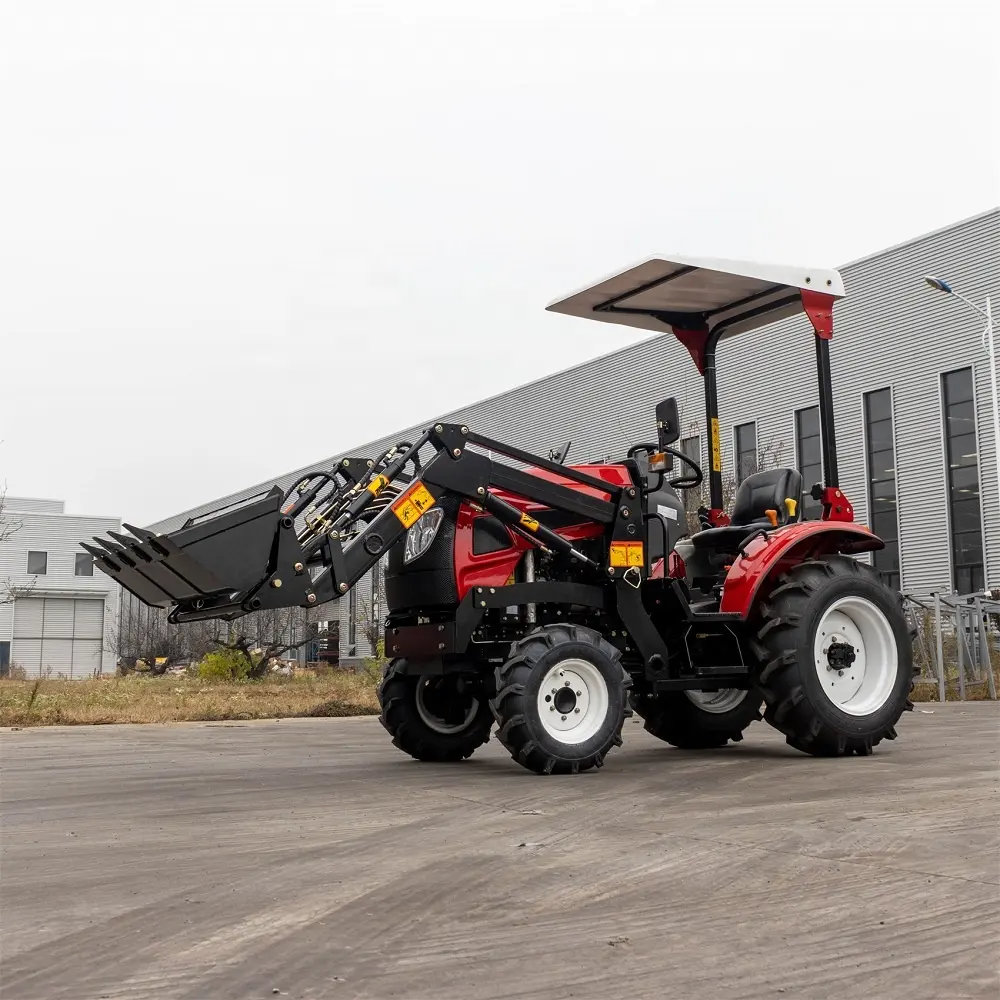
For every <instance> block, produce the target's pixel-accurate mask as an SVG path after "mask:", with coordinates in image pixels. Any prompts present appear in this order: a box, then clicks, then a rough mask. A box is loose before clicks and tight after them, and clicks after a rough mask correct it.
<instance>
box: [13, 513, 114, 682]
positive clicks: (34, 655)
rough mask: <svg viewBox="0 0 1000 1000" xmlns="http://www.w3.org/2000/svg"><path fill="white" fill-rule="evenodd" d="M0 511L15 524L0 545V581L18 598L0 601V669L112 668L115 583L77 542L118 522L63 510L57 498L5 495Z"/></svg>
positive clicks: (84, 671)
mask: <svg viewBox="0 0 1000 1000" xmlns="http://www.w3.org/2000/svg"><path fill="white" fill-rule="evenodd" d="M3 514H4V520H5V521H6V522H7V523H8V524H16V525H18V527H17V530H16V531H14V532H13V534H12V535H11V536H10V537H9V538H8V539H7V541H6V542H4V543H3V544H2V545H0V580H2V581H4V582H5V583H6V582H9V583H10V586H11V588H13V589H14V591H15V593H22V595H23V596H19V597H17V598H16V599H15V600H14V601H13V603H8V604H0V673H6V672H7V670H8V668H9V667H10V666H18V667H22V668H23V669H24V670H25V672H26V673H27V674H28V676H29V677H38V676H44V675H46V674H51V676H52V677H70V678H86V677H91V676H93V675H94V674H95V673H114V672H115V655H114V653H113V652H112V649H111V646H112V643H111V636H112V632H113V629H114V626H115V621H116V618H117V614H118V601H119V590H120V588H119V587H117V586H116V585H115V584H114V582H113V581H112V580H111V579H109V578H108V577H107V576H105V575H104V574H103V573H100V572H95V570H94V561H93V559H92V558H91V557H90V556H89V555H88V554H87V553H86V552H84V550H83V549H82V548H81V547H80V542H81V541H83V540H85V539H88V538H90V537H91V536H92V535H96V534H106V533H107V532H108V531H109V530H110V531H121V530H122V522H121V519H120V518H117V517H83V516H79V515H74V514H67V513H66V512H65V505H64V504H63V501H62V500H38V499H28V498H21V497H6V498H5V499H4V504H3ZM25 592H26V593H25Z"/></svg>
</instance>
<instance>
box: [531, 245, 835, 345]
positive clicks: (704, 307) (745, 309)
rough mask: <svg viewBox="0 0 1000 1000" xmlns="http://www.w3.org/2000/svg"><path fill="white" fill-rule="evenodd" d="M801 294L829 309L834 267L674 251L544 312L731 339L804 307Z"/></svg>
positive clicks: (565, 299) (596, 285) (563, 300)
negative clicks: (823, 300)
mask: <svg viewBox="0 0 1000 1000" xmlns="http://www.w3.org/2000/svg"><path fill="white" fill-rule="evenodd" d="M803 291H811V292H818V293H820V294H822V295H827V296H831V299H830V300H828V301H829V302H830V305H831V306H832V304H833V299H836V298H843V297H844V295H845V292H844V282H843V279H842V278H841V276H840V274H839V272H837V271H833V270H829V269H826V268H807V267H795V266H790V265H784V264H759V263H754V262H749V261H739V260H722V259H718V258H713V257H681V256H678V255H673V256H670V257H650V258H648V259H647V260H644V261H643V262H642V263H640V264H636V265H634V266H633V267H630V268H628V269H627V270H625V271H620V272H619V273H618V274H615V275H612V276H611V277H608V278H604V279H603V280H601V281H599V282H597V283H596V284H594V285H590V286H589V287H587V288H584V289H581V290H580V291H578V292H574V293H573V294H572V295H569V296H567V297H566V298H563V299H558V300H556V301H555V302H552V303H550V304H549V305H548V306H546V309H547V310H548V311H549V312H557V313H564V314H565V315H567V316H581V317H583V318H585V319H596V320H600V321H601V322H603V323H619V324H621V325H623V326H633V327H638V328H639V329H642V330H651V331H653V332H655V333H662V332H663V330H664V324H666V325H668V326H671V327H673V328H675V330H692V331H693V330H706V328H707V331H712V330H716V329H719V328H721V335H722V336H731V335H733V334H737V333H746V332H747V331H748V330H754V329H756V328H757V327H760V326H765V325H766V324H768V323H773V322H775V321H776V320H779V319H783V318H784V317H786V316H790V315H793V314H795V313H799V312H802V311H803V303H802V292H803Z"/></svg>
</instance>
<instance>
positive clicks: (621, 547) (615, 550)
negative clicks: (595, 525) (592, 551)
mask: <svg viewBox="0 0 1000 1000" xmlns="http://www.w3.org/2000/svg"><path fill="white" fill-rule="evenodd" d="M610 562H611V565H612V566H614V567H615V568H616V569H617V568H623V567H626V566H640V567H641V566H642V565H643V563H644V562H645V560H644V559H643V553H642V542H612V543H611V555H610Z"/></svg>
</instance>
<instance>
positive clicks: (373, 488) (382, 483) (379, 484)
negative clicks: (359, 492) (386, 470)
mask: <svg viewBox="0 0 1000 1000" xmlns="http://www.w3.org/2000/svg"><path fill="white" fill-rule="evenodd" d="M388 485H389V477H388V476H376V477H375V478H374V479H373V480H372V481H371V482H370V483H369V484H368V492H369V493H371V495H372V496H376V497H377V496H378V495H379V494H380V493H381V492H382V490H384V489H385V488H386V487H387V486H388Z"/></svg>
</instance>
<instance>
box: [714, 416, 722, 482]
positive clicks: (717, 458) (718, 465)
mask: <svg viewBox="0 0 1000 1000" xmlns="http://www.w3.org/2000/svg"><path fill="white" fill-rule="evenodd" d="M712 471H713V472H722V446H721V445H720V444H719V418H718V417H712Z"/></svg>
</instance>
